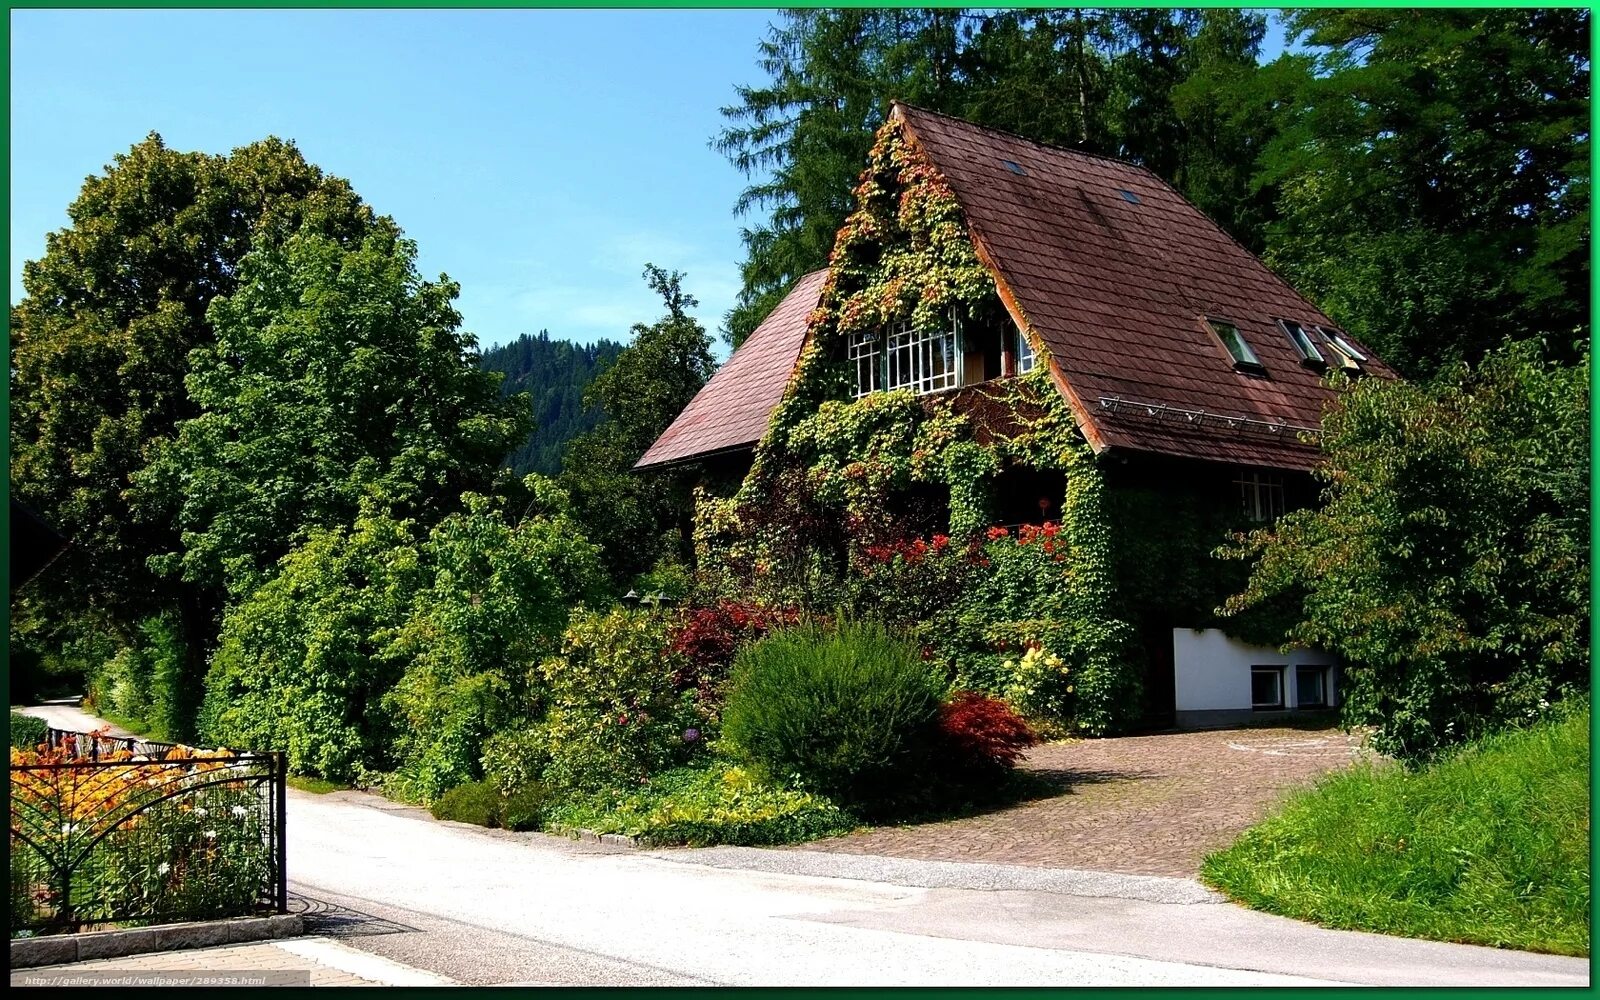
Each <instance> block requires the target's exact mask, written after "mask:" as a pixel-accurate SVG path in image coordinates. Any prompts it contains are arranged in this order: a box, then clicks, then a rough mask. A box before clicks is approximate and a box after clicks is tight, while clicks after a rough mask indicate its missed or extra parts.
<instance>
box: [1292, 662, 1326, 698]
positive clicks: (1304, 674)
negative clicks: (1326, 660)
mask: <svg viewBox="0 0 1600 1000" xmlns="http://www.w3.org/2000/svg"><path fill="white" fill-rule="evenodd" d="M1294 703H1295V707H1296V708H1327V707H1328V668H1327V667H1296V668H1295V670H1294Z"/></svg>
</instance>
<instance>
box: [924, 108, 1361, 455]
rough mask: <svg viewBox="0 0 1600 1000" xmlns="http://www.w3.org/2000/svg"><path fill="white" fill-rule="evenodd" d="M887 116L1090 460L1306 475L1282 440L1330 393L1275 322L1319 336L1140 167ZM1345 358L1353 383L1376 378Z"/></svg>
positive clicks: (1305, 449)
mask: <svg viewBox="0 0 1600 1000" xmlns="http://www.w3.org/2000/svg"><path fill="white" fill-rule="evenodd" d="M895 114H896V115H898V116H899V117H900V118H901V119H902V121H903V122H904V123H905V124H906V125H907V126H908V127H909V129H910V132H911V135H912V138H913V140H914V141H915V143H916V144H917V146H918V147H919V148H921V149H922V150H923V151H924V153H926V155H927V156H928V158H929V159H930V160H931V161H932V163H933V165H934V167H936V168H937V169H938V170H939V172H940V173H941V174H942V175H943V176H944V178H945V180H946V181H948V182H949V184H950V186H951V188H952V189H953V190H954V192H955V195H956V198H957V200H958V201H959V202H960V204H961V207H962V209H963V210H964V211H965V213H966V216H967V222H968V225H969V227H970V229H971V231H972V234H973V238H974V242H975V243H976V245H977V247H978V252H979V254H980V256H982V257H983V258H984V259H985V262H986V263H988V264H989V265H990V267H991V269H992V270H993V271H994V272H995V276H996V281H997V282H998V284H999V285H1000V291H1001V296H1002V298H1003V299H1005V300H1006V303H1007V306H1008V307H1009V308H1010V309H1011V310H1012V311H1013V314H1014V315H1019V318H1020V319H1022V320H1024V321H1025V322H1026V323H1027V324H1028V325H1029V326H1030V328H1031V329H1032V330H1033V331H1034V332H1035V333H1036V334H1037V335H1038V338H1039V339H1040V340H1041V341H1042V342H1043V345H1044V346H1045V347H1046V348H1047V349H1048V351H1049V353H1050V355H1051V356H1052V358H1053V360H1054V363H1055V366H1056V367H1055V374H1056V375H1057V382H1058V385H1060V387H1061V388H1062V390H1063V392H1064V394H1065V395H1066V396H1067V398H1068V400H1069V402H1071V403H1072V404H1073V408H1074V410H1075V411H1076V412H1077V414H1078V417H1079V421H1080V423H1081V424H1083V429H1084V433H1085V435H1086V436H1087V437H1088V438H1089V440H1090V441H1091V442H1092V443H1094V444H1095V446H1096V448H1097V449H1103V448H1107V447H1110V448H1131V449H1135V450H1140V451H1154V452H1162V453H1166V454H1172V455H1183V456H1189V457H1195V458H1205V459H1211V460H1214V461H1221V462H1230V463H1239V464H1250V465H1263V466H1269V467H1276V468H1289V469H1303V468H1310V467H1311V465H1312V464H1314V462H1315V461H1316V457H1317V450H1316V448H1315V447H1314V446H1311V445H1307V444H1303V443H1301V442H1300V441H1299V440H1297V435H1296V433H1295V431H1294V428H1295V427H1297V426H1299V427H1316V426H1318V425H1319V424H1320V422H1321V413H1322V408H1323V406H1324V404H1325V403H1326V402H1327V401H1328V399H1329V398H1330V396H1331V392H1330V391H1329V390H1328V389H1327V388H1326V387H1324V386H1323V384H1322V381H1321V375H1320V374H1319V373H1318V372H1316V371H1312V370H1310V369H1307V368H1305V367H1302V366H1301V364H1300V358H1299V355H1298V354H1297V353H1296V352H1295V350H1294V347H1293V346H1292V345H1291V344H1290V342H1289V339H1288V337H1287V336H1286V335H1285V334H1284V333H1283V332H1282V330H1280V329H1279V327H1278V325H1277V322H1276V321H1277V319H1279V318H1283V319H1290V320H1295V321H1298V322H1300V323H1302V324H1307V325H1310V324H1320V325H1324V326H1331V325H1332V324H1331V321H1330V320H1329V319H1328V317H1327V316H1326V315H1324V314H1323V313H1322V312H1321V311H1320V310H1318V309H1317V308H1316V307H1315V306H1313V305H1312V304H1311V303H1310V302H1308V301H1306V299H1305V298H1304V297H1303V296H1301V295H1300V294H1299V293H1298V292H1296V291H1295V290H1294V289H1293V288H1290V287H1289V286H1288V285H1287V284H1286V283H1285V282H1284V281H1283V280H1282V279H1280V278H1278V277H1277V276H1276V275H1274V274H1273V273H1272V272H1271V271H1269V270H1268V269H1267V267H1266V265H1264V264H1262V263H1261V261H1259V260H1257V259H1256V257H1255V256H1254V255H1253V254H1251V253H1250V252H1249V251H1248V250H1246V249H1245V248H1244V247H1242V246H1240V245H1239V244H1238V243H1237V242H1235V241H1234V240H1233V239H1232V238H1230V237H1229V236H1228V235H1227V234H1226V233H1224V232H1223V231H1222V229H1221V228H1219V227H1218V226H1217V225H1216V223H1214V222H1212V221H1211V220H1210V219H1209V218H1207V217H1206V216H1205V215H1204V214H1203V213H1202V212H1201V211H1200V210H1199V209H1197V208H1195V207H1194V206H1193V205H1191V204H1189V202H1188V201H1186V200H1184V198H1183V196H1181V195H1179V194H1178V193H1177V192H1176V191H1174V190H1173V189H1172V188H1171V187H1170V186H1168V185H1167V184H1166V183H1165V182H1164V181H1162V180H1161V179H1160V178H1158V177H1156V176H1155V175H1154V174H1152V173H1150V172H1149V171H1148V170H1145V169H1143V168H1142V167H1137V166H1134V165H1133V164H1129V163H1124V162H1121V161H1119V160H1112V159H1106V158H1103V157H1098V156H1090V155H1087V154H1083V153H1077V152H1073V151H1070V150H1065V149H1059V148H1055V147H1051V146H1043V145H1040V144H1038V143H1035V142H1030V141H1028V140H1026V139H1023V138H1020V137H1018V136H1013V135H1010V134H1007V133H1003V132H995V131H992V130H989V129H984V128H980V127H978V126H976V125H972V124H969V123H967V122H964V121H961V120H959V119H955V118H949V117H946V116H944V115H940V114H935V113H933V112H930V111H923V110H921V109H918V108H912V107H907V106H904V105H896V108H895ZM1005 161H1010V162H1011V163H1014V164H1016V165H1017V166H1018V167H1019V168H1020V169H1021V170H1022V173H1020V174H1019V173H1017V172H1015V171H1013V170H1012V169H1011V168H1010V167H1008V166H1007V165H1006V162H1005ZM1123 192H1128V194H1130V195H1132V198H1129V197H1127V196H1125V195H1124V193H1123ZM1134 199H1137V200H1136V201H1135V200H1134ZM1205 316H1213V317H1217V318H1224V319H1227V320H1230V321H1232V322H1233V323H1234V324H1236V325H1237V326H1238V328H1239V330H1240V332H1241V333H1243V334H1244V337H1245V339H1246V340H1247V341H1248V342H1249V344H1250V346H1251V348H1252V349H1253V350H1254V351H1255V354H1256V356H1257V357H1258V358H1259V359H1260V361H1261V363H1262V365H1263V366H1264V367H1265V369H1266V377H1265V378H1261V377H1254V376H1251V375H1248V374H1244V373H1241V372H1237V371H1235V370H1234V368H1233V365H1232V362H1231V359H1230V358H1229V357H1228V355H1227V354H1226V353H1225V352H1224V350H1223V347H1222V345H1221V343H1220V342H1218V341H1217V339H1216V338H1215V336H1214V335H1213V334H1212V333H1211V332H1210V331H1209V330H1208V329H1207V328H1206V326H1205V325H1204V322H1203V317H1205ZM1352 343H1354V341H1352ZM1355 346H1356V347H1357V348H1358V349H1360V350H1361V352H1362V353H1363V354H1365V355H1366V356H1367V357H1368V359H1369V360H1368V362H1367V363H1366V364H1365V365H1364V367H1365V368H1366V370H1368V371H1369V372H1372V373H1373V374H1377V375H1382V376H1389V377H1392V375H1393V373H1392V372H1391V371H1390V370H1389V369H1388V368H1387V367H1386V366H1385V365H1384V364H1383V363H1382V362H1381V361H1378V360H1377V359H1376V358H1375V357H1373V355H1372V352H1371V351H1369V350H1368V349H1367V348H1366V346H1365V345H1362V344H1355ZM1324 353H1327V352H1326V351H1324ZM1102 400H1104V401H1105V402H1102ZM1112 401H1118V402H1112ZM1162 407H1171V408H1174V409H1177V410H1182V411H1188V413H1196V412H1202V411H1203V412H1204V413H1205V414H1206V416H1204V417H1200V418H1198V419H1191V418H1190V416H1189V415H1188V413H1174V412H1172V410H1164V409H1162ZM1227 418H1232V426H1230V425H1229V420H1228V419H1227ZM1283 424H1287V425H1288V426H1287V427H1284V428H1283V429H1280V430H1276V431H1275V430H1272V429H1271V427H1270V426H1269V425H1283Z"/></svg>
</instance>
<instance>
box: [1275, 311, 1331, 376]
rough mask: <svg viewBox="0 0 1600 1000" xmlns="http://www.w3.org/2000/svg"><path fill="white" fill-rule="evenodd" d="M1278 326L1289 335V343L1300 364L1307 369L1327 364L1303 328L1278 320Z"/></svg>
mask: <svg viewBox="0 0 1600 1000" xmlns="http://www.w3.org/2000/svg"><path fill="white" fill-rule="evenodd" d="M1278 325H1279V326H1280V327H1282V328H1283V332H1284V333H1286V334H1288V335H1289V343H1291V344H1293V345H1294V349H1295V353H1297V354H1299V355H1300V363H1301V364H1303V365H1305V366H1306V367H1307V368H1321V367H1323V366H1324V365H1326V364H1327V363H1328V362H1327V359H1325V358H1324V357H1323V356H1322V352H1321V351H1319V350H1317V345H1316V344H1313V343H1312V342H1311V335H1310V334H1308V333H1306V328H1305V327H1303V326H1301V325H1300V324H1299V323H1296V322H1295V321H1294V320H1292V319H1280V320H1278Z"/></svg>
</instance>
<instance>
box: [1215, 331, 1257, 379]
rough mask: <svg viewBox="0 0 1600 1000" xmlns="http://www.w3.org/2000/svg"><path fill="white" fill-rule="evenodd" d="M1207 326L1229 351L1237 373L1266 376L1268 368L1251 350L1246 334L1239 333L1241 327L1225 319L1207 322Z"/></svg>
mask: <svg viewBox="0 0 1600 1000" xmlns="http://www.w3.org/2000/svg"><path fill="white" fill-rule="evenodd" d="M1206 325H1207V326H1209V327H1211V332H1212V333H1215V334H1216V335H1217V339H1218V340H1220V341H1222V346H1223V347H1224V348H1226V349H1227V351H1228V356H1229V357H1231V358H1232V359H1233V367H1234V369H1235V370H1237V371H1242V372H1248V373H1250V374H1252V375H1264V374H1266V368H1264V367H1263V366H1262V364H1261V360H1260V359H1259V358H1257V357H1256V352H1255V351H1252V350H1251V349H1250V344H1249V343H1248V342H1246V341H1245V339H1244V334H1242V333H1240V332H1239V327H1238V326H1236V325H1235V324H1233V323H1230V322H1228V321H1227V320H1225V319H1210V318H1208V319H1207V320H1206Z"/></svg>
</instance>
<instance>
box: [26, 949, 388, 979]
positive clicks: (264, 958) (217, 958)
mask: <svg viewBox="0 0 1600 1000" xmlns="http://www.w3.org/2000/svg"><path fill="white" fill-rule="evenodd" d="M307 971H309V972H310V973H311V985H312V986H382V985H385V984H384V983H380V982H377V981H375V980H371V979H362V978H361V977H359V976H353V975H351V974H349V973H347V972H344V971H342V970H340V969H334V968H329V967H328V966H325V965H322V964H320V963H318V962H315V961H312V960H311V959H307V958H302V957H301V956H299V955H295V954H292V953H290V952H288V951H285V950H284V949H282V948H280V947H278V946H277V945H276V944H274V943H272V942H270V941H261V942H256V943H253V944H236V945H228V946H226V947H222V948H198V949H195V950H193V951H163V952H152V953H148V954H143V955H127V956H124V957H122V958H101V959H95V960H94V961H91V962H74V963H72V964H71V965H47V966H43V967H41V968H38V969H16V970H13V971H12V973H11V985H12V986H20V985H24V984H26V983H27V980H28V977H29V976H30V975H31V976H41V977H48V978H54V977H57V976H84V975H116V974H119V973H129V974H132V975H140V974H143V975H156V974H165V973H171V974H176V975H180V976H182V975H196V976H199V975H204V974H207V973H213V974H216V975H219V976H220V975H227V974H229V973H241V974H244V975H249V974H250V973H267V972H307Z"/></svg>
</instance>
